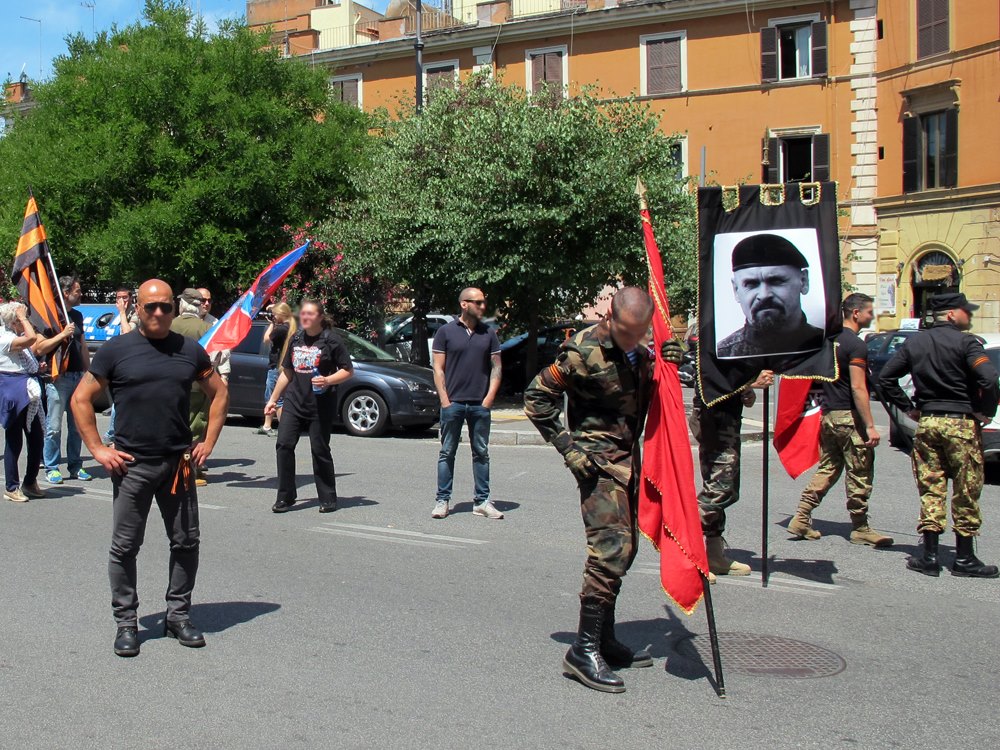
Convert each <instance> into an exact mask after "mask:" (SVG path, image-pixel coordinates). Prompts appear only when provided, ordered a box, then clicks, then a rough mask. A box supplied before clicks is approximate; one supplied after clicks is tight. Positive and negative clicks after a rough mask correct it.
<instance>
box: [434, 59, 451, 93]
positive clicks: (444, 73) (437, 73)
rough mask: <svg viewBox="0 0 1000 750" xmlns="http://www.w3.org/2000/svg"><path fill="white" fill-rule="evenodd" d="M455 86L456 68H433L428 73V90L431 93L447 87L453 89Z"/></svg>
mask: <svg viewBox="0 0 1000 750" xmlns="http://www.w3.org/2000/svg"><path fill="white" fill-rule="evenodd" d="M454 85H455V66H453V65H449V66H447V67H439V68H431V69H430V70H428V71H427V89H428V90H429V91H431V90H434V89H438V88H441V87H442V86H445V87H447V88H452V87H454Z"/></svg>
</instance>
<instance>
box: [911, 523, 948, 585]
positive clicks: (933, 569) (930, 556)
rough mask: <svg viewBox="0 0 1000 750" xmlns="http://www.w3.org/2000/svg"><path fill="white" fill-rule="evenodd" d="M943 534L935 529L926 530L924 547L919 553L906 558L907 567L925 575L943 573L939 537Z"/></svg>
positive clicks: (935, 575)
mask: <svg viewBox="0 0 1000 750" xmlns="http://www.w3.org/2000/svg"><path fill="white" fill-rule="evenodd" d="M940 536H941V535H940V534H938V533H935V532H933V531H925V532H924V548H923V550H922V552H921V554H919V555H911V556H910V557H908V558H906V567H907V568H909V569H910V570H915V571H917V572H918V573H923V574H924V575H925V576H934V577H935V578H937V577H938V576H939V575H941V566H940V565H939V564H938V538H939V537H940Z"/></svg>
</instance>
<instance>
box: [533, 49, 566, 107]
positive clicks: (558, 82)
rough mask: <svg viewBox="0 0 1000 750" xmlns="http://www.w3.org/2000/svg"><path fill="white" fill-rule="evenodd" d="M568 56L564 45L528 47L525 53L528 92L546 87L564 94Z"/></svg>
mask: <svg viewBox="0 0 1000 750" xmlns="http://www.w3.org/2000/svg"><path fill="white" fill-rule="evenodd" d="M568 59H569V56H568V54H567V50H566V47H565V46H562V47H548V48H545V49H529V50H528V51H527V52H526V53H525V62H526V67H527V79H528V80H527V86H528V92H529V93H532V94H535V93H538V92H540V91H541V90H543V89H544V88H546V87H548V88H549V89H552V90H555V91H560V90H561V92H562V95H563V96H565V95H566V83H567V79H568V78H569V75H568V67H569V63H568Z"/></svg>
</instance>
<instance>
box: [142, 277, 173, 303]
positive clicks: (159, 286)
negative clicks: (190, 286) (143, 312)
mask: <svg viewBox="0 0 1000 750" xmlns="http://www.w3.org/2000/svg"><path fill="white" fill-rule="evenodd" d="M138 296H139V304H140V305H142V304H143V303H145V302H149V301H151V300H153V299H157V300H161V299H165V300H173V298H174V290H173V289H171V288H170V284H168V283H167V282H165V281H163V280H161V279H150V280H149V281H144V282H143V283H142V284H141V285H140V286H139V295H138Z"/></svg>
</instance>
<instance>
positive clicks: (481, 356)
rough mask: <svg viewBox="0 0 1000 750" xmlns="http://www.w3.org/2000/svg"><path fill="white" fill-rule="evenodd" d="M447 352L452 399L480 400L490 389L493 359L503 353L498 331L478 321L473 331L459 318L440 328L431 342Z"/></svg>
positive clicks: (446, 371) (448, 387)
mask: <svg viewBox="0 0 1000 750" xmlns="http://www.w3.org/2000/svg"><path fill="white" fill-rule="evenodd" d="M431 348H432V349H433V350H434V352H436V353H438V354H444V356H445V358H444V387H445V390H447V391H448V399H449V400H450V401H458V402H462V401H464V402H471V403H480V402H482V400H483V399H484V398H486V393H487V392H488V391H489V389H490V368H491V365H490V359H491V357H492V355H494V354H499V353H500V340H499V339H498V338H497V334H496V331H494V330H492V329H490V328H489V327H487V326H486V324H484V323H479V324H478V325H477V326H476V328H475V330H472V331H470V330H469V329H468V328H466V327H465V324H464V323H463V322H462V321H461V320H460V319H459V318H456V319H455V320H453V321H451V322H450V323H446V324H445V325H443V326H441V327H440V328H439V329H438V332H437V333H436V334H435V336H434V343H433V344H432V345H431Z"/></svg>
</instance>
